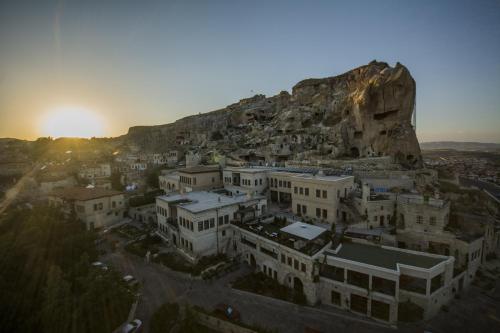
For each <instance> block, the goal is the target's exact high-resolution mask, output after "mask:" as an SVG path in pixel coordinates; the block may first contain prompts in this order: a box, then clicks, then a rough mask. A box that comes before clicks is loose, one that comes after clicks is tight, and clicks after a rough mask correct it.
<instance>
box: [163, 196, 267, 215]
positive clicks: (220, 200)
mask: <svg viewBox="0 0 500 333" xmlns="http://www.w3.org/2000/svg"><path fill="white" fill-rule="evenodd" d="M158 199H159V200H162V201H165V202H167V203H170V204H176V203H177V204H178V205H179V207H182V208H183V209H185V210H187V211H190V212H192V213H200V212H203V211H206V210H210V209H216V208H221V207H225V206H230V205H234V204H239V203H243V202H247V201H249V198H248V197H247V196H246V195H237V196H227V195H222V194H218V193H214V192H206V191H195V192H188V193H184V194H171V195H163V196H161V197H158ZM255 199H259V197H255Z"/></svg>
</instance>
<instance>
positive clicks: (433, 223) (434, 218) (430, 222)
mask: <svg viewBox="0 0 500 333" xmlns="http://www.w3.org/2000/svg"><path fill="white" fill-rule="evenodd" d="M429 224H430V225H436V217H435V216H431V217H430V219H429Z"/></svg>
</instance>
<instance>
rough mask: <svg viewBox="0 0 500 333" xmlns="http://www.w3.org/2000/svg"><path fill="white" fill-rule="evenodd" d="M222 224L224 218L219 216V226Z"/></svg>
mask: <svg viewBox="0 0 500 333" xmlns="http://www.w3.org/2000/svg"><path fill="white" fill-rule="evenodd" d="M223 223H224V216H219V225H222V224H223Z"/></svg>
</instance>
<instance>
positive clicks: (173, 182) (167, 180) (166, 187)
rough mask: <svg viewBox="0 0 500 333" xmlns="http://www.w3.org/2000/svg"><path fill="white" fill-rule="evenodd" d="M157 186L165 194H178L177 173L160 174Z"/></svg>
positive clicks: (178, 178)
mask: <svg viewBox="0 0 500 333" xmlns="http://www.w3.org/2000/svg"><path fill="white" fill-rule="evenodd" d="M158 184H159V186H160V189H162V190H163V191H164V192H165V193H171V192H178V191H180V188H181V187H180V177H179V173H178V172H176V171H173V172H169V173H165V174H161V175H160V176H158Z"/></svg>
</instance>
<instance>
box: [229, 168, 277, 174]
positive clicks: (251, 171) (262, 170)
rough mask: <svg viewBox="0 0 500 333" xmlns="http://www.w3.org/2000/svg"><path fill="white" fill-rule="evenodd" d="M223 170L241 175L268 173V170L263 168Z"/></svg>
mask: <svg viewBox="0 0 500 333" xmlns="http://www.w3.org/2000/svg"><path fill="white" fill-rule="evenodd" d="M224 170H227V171H231V172H236V173H238V172H242V173H263V172H267V171H269V169H264V168H238V167H226V168H225V169H224Z"/></svg>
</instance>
